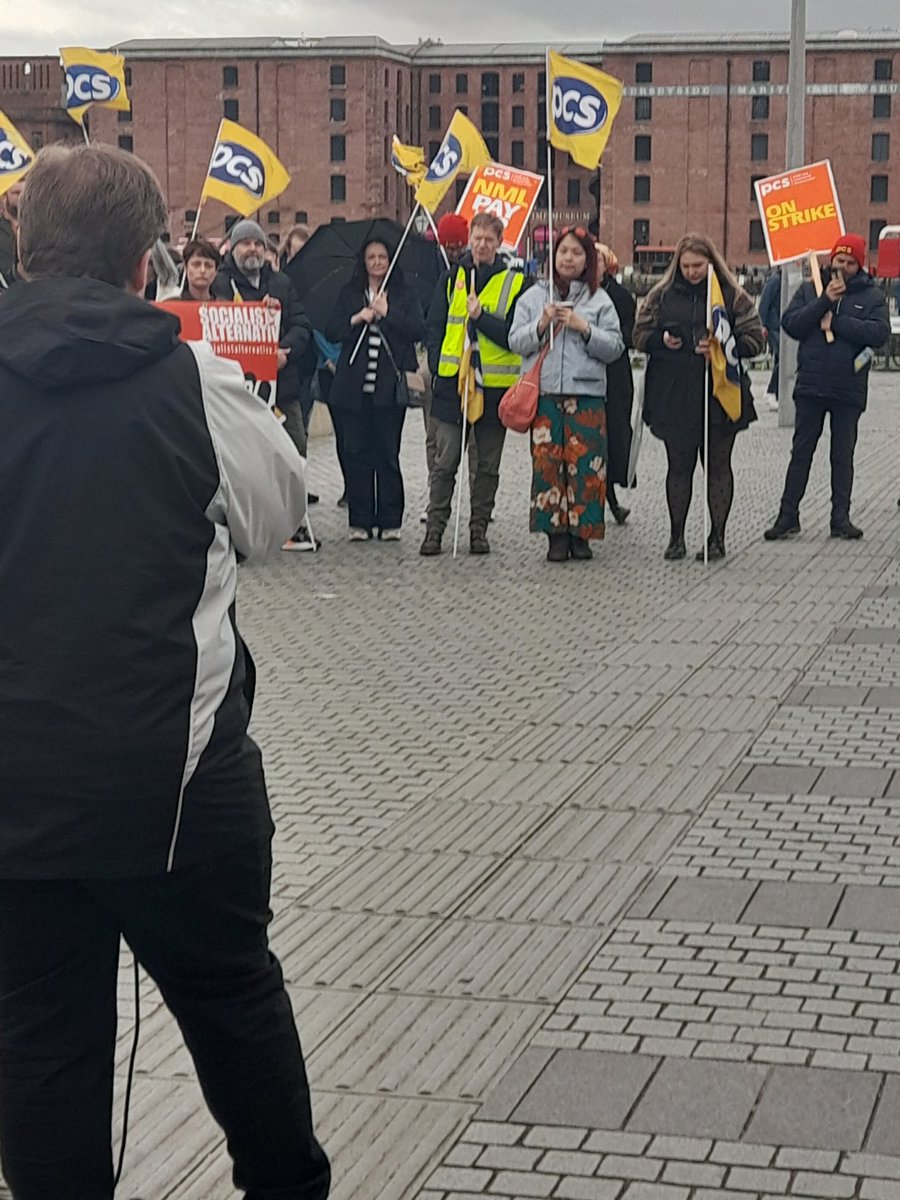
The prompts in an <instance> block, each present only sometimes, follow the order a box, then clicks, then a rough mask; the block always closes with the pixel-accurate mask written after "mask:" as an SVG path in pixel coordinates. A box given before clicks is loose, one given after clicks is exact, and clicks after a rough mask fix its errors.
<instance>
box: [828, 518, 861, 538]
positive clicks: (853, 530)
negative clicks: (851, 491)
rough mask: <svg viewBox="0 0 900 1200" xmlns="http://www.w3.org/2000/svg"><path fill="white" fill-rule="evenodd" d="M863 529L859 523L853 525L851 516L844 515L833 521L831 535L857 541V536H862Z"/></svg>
mask: <svg viewBox="0 0 900 1200" xmlns="http://www.w3.org/2000/svg"><path fill="white" fill-rule="evenodd" d="M862 535H863V531H862V530H861V529H860V528H859V526H858V525H852V524H851V523H850V518H849V517H844V518H843V519H841V520H834V518H832V521H831V536H832V537H833V538H843V539H844V541H845V542H855V541H856V540H857V538H861V537H862Z"/></svg>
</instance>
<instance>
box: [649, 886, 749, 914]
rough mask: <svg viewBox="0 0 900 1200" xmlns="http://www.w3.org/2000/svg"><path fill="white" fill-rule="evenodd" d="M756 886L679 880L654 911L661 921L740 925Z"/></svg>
mask: <svg viewBox="0 0 900 1200" xmlns="http://www.w3.org/2000/svg"><path fill="white" fill-rule="evenodd" d="M755 890H756V884H754V883H747V882H744V881H743V880H736V881H735V880H729V879H677V880H676V881H675V882H674V883H673V884H672V886H671V887H670V888H669V889H668V890H667V891H666V893H665V895H664V896H663V898H662V899H661V900H660V901H659V903H658V904H657V905H656V907H655V908H654V909H653V912H652V914H651V915H652V916H653V917H654V919H656V920H659V921H709V922H712V921H719V922H723V923H727V922H734V921H739V920H740V919H741V914H742V913H743V911H744V909H745V908H746V907H747V905H748V904H749V903H750V900H751V899H752V897H753V893H754V892H755Z"/></svg>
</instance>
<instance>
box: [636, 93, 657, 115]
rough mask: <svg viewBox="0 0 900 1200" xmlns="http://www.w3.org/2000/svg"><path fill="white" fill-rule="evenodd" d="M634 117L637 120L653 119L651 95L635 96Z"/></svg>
mask: <svg viewBox="0 0 900 1200" xmlns="http://www.w3.org/2000/svg"><path fill="white" fill-rule="evenodd" d="M634 119H635V120H636V121H652V120H653V101H652V100H651V98H650V97H649V96H635V98H634Z"/></svg>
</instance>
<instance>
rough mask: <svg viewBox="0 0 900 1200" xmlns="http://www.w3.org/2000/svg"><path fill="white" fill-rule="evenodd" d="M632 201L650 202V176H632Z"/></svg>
mask: <svg viewBox="0 0 900 1200" xmlns="http://www.w3.org/2000/svg"><path fill="white" fill-rule="evenodd" d="M634 202H635V204H649V203H650V176H649V175H635V177H634Z"/></svg>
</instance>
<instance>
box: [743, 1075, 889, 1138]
mask: <svg viewBox="0 0 900 1200" xmlns="http://www.w3.org/2000/svg"><path fill="white" fill-rule="evenodd" d="M881 1083H882V1077H881V1076H880V1075H878V1074H876V1073H875V1072H860V1071H825V1070H816V1069H814V1068H801V1067H774V1068H773V1069H772V1074H771V1077H770V1078H769V1080H768V1082H767V1084H766V1087H765V1090H764V1091H763V1094H762V1097H761V1098H760V1101H759V1104H758V1105H757V1108H756V1111H755V1112H754V1114H753V1119H752V1120H751V1121H750V1124H749V1126H748V1128H747V1133H746V1140H747V1141H750V1142H763V1143H766V1144H771V1143H773V1142H774V1143H775V1144H776V1145H785V1146H799V1147H808V1148H810V1149H821V1150H859V1149H861V1147H862V1144H863V1141H864V1140H865V1136H866V1130H867V1129H868V1127H869V1121H870V1120H871V1117H872V1112H873V1110H874V1108H875V1102H876V1100H877V1098H878V1092H879V1090H880V1088H881Z"/></svg>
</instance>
